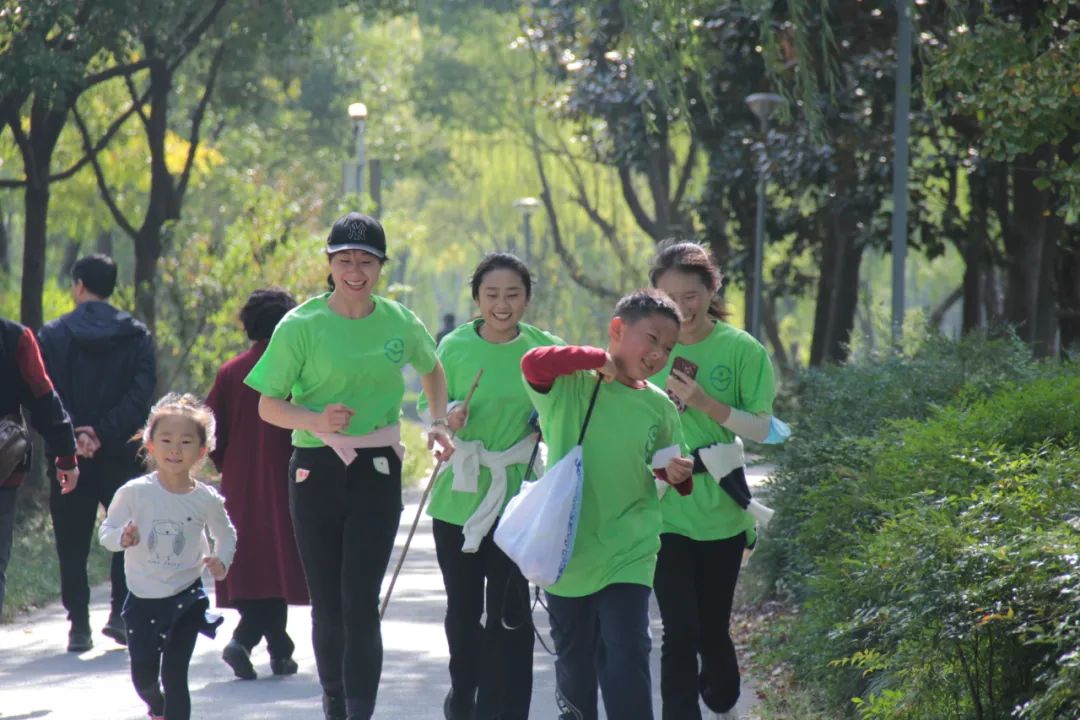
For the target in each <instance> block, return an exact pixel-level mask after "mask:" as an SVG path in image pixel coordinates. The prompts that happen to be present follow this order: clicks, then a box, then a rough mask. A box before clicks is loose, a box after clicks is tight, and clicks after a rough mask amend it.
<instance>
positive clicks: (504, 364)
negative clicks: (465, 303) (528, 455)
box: [419, 320, 564, 525]
mask: <svg viewBox="0 0 1080 720" xmlns="http://www.w3.org/2000/svg"><path fill="white" fill-rule="evenodd" d="M483 322H484V321H483V320H474V321H473V322H469V323H465V324H464V325H461V326H460V327H458V328H457V329H455V330H453V331H452V332H451V333H449V334H448V335H447V336H446V337H444V338H443V339H442V342H440V343H439V349H438V350H437V351H436V352H437V353H438V355H439V359H440V360H441V361H442V364H443V367H444V368H445V369H446V384H447V389H448V391H449V398H450V400H458V401H464V400H465V396H466V395H468V394H469V388H471V387H472V383H473V380H475V379H476V372H477V370H479V369H480V368H483V369H484V375H483V377H482V378H480V384H479V385H477V386H476V392H475V393H474V394H473V397H472V401H471V402H470V403H469V421H468V423H467V424H466V425H465V427H463V428H462V429H461V432H459V433H458V434H457V437H458V438H459V439H461V440H479V441H480V442H482V443H484V447H485V448H487V449H488V450H491V451H493V452H499V451H502V450H506V449H507V448H510V447H513V446H514V445H515V444H517V443H518V442H519V441H520V440H521V439H522V438H523V437H525V436H526V435H528V434H529V432H530V429H529V425H528V420H529V415H530V414H532V409H533V407H532V402H530V401H529V396H528V395H527V394H526V393H525V388H523V387H522V385H521V356H522V355H524V354H525V353H526V352H528V351H529V350H531V349H532V348H534V347H541V346H544V345H563V344H564V343H563V341H562V340H560V339H559V338H557V337H555V336H554V335H552V334H550V333H546V332H544V331H543V330H538V329H537V328H534V327H533V326H532V325H526V324H525V323H520V324H519V325H518V329H519V332H518V336H517V337H516V338H514V339H513V340H511V341H510V342H505V343H491V342H488V341H487V340H485V339H484V338H482V337H480V332H479V330H480V325H481V324H483ZM419 406H420V409H421V410H423V409H424V408H426V407H427V398H425V397H424V396H423V395H421V396H420V404H419ZM524 474H525V465H524V464H521V465H511V466H510V467H508V468H507V469H506V481H507V487H506V497H505V499H504V500H503V505H504V506H505V504H506V502H508V501H509V500H510V498H512V497H514V495H517V492H518V490H519V489H520V487H521V479H522V476H524ZM453 484H454V471H453V470H452V469H449V467H448V469H447V470H446V471H445V472H443V473H440V474H439V478H438V480H437V481H436V482H435V488H434V489H433V490H432V493H431V504H430V505H429V506H428V514H429V515H431V517H433V518H437V519H439V520H442V521H444V522H448V523H453V524H454V525H464V524H465V521H466V520H468V519H469V518H470V517H472V514H473V513H474V512H476V508H477V506H479V505H480V501H481V500H483V499H484V497H485V496H486V495H487V492H488V488H490V487H491V471H490V470H488V469H487V468H486V467H483V466H481V467H480V476H479V477H478V479H477V483H476V492H474V493H473V492H458V491H456V490H454V488H453Z"/></svg>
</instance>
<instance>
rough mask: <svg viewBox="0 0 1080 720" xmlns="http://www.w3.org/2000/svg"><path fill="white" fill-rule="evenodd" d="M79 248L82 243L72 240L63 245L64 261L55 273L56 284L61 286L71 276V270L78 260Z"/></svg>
mask: <svg viewBox="0 0 1080 720" xmlns="http://www.w3.org/2000/svg"><path fill="white" fill-rule="evenodd" d="M81 247H82V243H80V242H79V241H78V240H72V239H69V240H68V241H67V244H66V245H64V259H63V260H62V261H61V262H60V269H59V270H57V271H56V282H57V283H59V284H60V285H61V286H62V285H64V283H65V282H66V281H67V279H68V278H69V277H70V276H71V268H72V266H74V265H75V261H76V260H78V259H79V250H80V249H81Z"/></svg>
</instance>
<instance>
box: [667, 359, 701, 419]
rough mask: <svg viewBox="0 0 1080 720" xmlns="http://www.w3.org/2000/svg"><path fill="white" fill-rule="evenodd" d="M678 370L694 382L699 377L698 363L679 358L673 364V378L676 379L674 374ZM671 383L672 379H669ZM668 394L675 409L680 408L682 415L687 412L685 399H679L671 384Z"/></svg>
mask: <svg viewBox="0 0 1080 720" xmlns="http://www.w3.org/2000/svg"><path fill="white" fill-rule="evenodd" d="M676 370H678V371H679V372H680V373H682V374H683V375H686V376H687V377H688V378H690V379H691V380H693V379H694V378H696V377H697V371H698V366H697V364H696V363H693V362H691V361H690V360H687V359H686V358H684V357H677V358H675V359H674V360H673V361H672V362H671V372H672V377H674V373H675V371H676ZM676 379H677V378H676ZM669 381H670V377H669ZM667 394H668V397H670V398H671V401H672V402H673V403H675V407H676V408H678V410H679V412H680V413H683V412H686V402H685V401H684V400H683V398H681V397H679V396H678V394H676V393H675V392H674V391H673V390H672V389H671V387H670V382H669V387H668V388H667Z"/></svg>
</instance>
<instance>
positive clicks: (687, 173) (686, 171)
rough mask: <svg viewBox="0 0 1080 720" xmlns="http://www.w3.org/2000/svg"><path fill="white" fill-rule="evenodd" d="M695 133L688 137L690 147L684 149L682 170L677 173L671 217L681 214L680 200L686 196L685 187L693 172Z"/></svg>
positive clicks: (695, 154)
mask: <svg viewBox="0 0 1080 720" xmlns="http://www.w3.org/2000/svg"><path fill="white" fill-rule="evenodd" d="M697 144H698V140H697V135H694V136H692V137H691V138H690V148H689V149H688V150H687V151H686V162H684V163H683V167H682V172H680V173H679V184H678V185H676V186H675V195H674V196H672V198H671V214H672V216H673V217H681V216H682V209H681V206H682V201H683V198H684V197H685V196H686V188H687V186H689V185H690V177H691V176H692V175H693V174H694V165H696V164H697V163H695V160H697Z"/></svg>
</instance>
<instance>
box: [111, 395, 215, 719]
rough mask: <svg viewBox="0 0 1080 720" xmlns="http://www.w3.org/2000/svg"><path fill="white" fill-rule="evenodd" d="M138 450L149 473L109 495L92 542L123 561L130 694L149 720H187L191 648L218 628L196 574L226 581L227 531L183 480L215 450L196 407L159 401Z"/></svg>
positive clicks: (182, 399) (195, 484)
mask: <svg viewBox="0 0 1080 720" xmlns="http://www.w3.org/2000/svg"><path fill="white" fill-rule="evenodd" d="M142 441H143V447H144V449H145V451H146V453H147V455H148V458H149V460H150V467H151V468H153V471H152V472H151V473H150V474H149V475H144V476H142V477H139V478H135V479H134V480H131V481H129V482H128V483H127V484H125V485H124V486H123V487H121V488H120V489H119V490H118V491H117V493H116V496H115V497H114V498H113V501H112V503H111V504H110V505H109V514H108V517H106V519H105V522H104V523H102V525H101V530H100V532H99V538H100V540H101V544H102V545H104V546H105V547H106V548H108V549H109V550H112V551H113V552H119V551H120V550H123V551H124V569H125V571H126V572H127V578H128V597H127V601H126V602H125V603H124V610H123V617H124V621H125V622H126V623H127V631H128V651H129V652H130V655H131V679H132V682H133V683H134V685H135V692H137V693H138V694H139V697H141V698H142V699H143V701H144V702H145V703H146V705H147V707H148V709H149V711H150V717H151V718H152V719H153V720H189V718H190V717H191V697H190V694H189V692H188V665H189V664H190V662H191V655H192V652H193V651H194V650H195V638H196V637H197V636H198V634H199V633H200V632H201V633H203V634H205V635H208V636H209V637H213V636H214V633H215V632H216V630H217V626H218V625H220V624H221V622H222V618H220V617H215V616H211V615H209V614H208V613H207V609H208V608H209V606H210V604H209V600H208V599H207V596H206V592H205V591H204V590H203V585H202V579H201V576H202V570H203V568H204V567H205V568H207V569H208V570H209V572H210V574H211V575H212V576H213V577H214V579H216V580H223V579H224V578H225V575H226V574H227V573H228V569H229V564H230V563H231V562H232V558H233V554H234V552H235V551H236V531H235V530H234V529H233V525H232V523H231V522H230V521H229V516H228V514H226V512H225V503H224V500H223V499H222V497H221V495H219V494H218V493H217V491H216V490H214V489H213V488H212V487H210V486H209V485H205V484H203V483H201V482H199V481H198V480H196V479H195V478H193V477H192V476H191V472H192V470H194V469H195V468H196V466H197V465H198V464H199V463H200V462H201V461H202V460H203V458H205V457H206V454H207V453H208V452H209V451H210V450H212V449H213V447H214V415H213V413H212V412H210V410H209V409H208V408H207V407H206V406H205V405H203V404H202V403H200V402H199V401H198V400H197V399H196V398H195V397H193V396H191V395H183V396H180V395H177V394H175V393H170V394H169V395H166V396H165V397H163V398H162V399H161V400H159V401H158V403H157V404H156V405H154V407H153V408H152V409H151V410H150V417H149V418H148V419H147V421H146V427H145V428H144V430H143V433H142ZM207 530H209V531H210V536H211V538H213V543H214V545H213V550H211V548H210V544H209V542H208V541H207V538H206V531H207Z"/></svg>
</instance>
